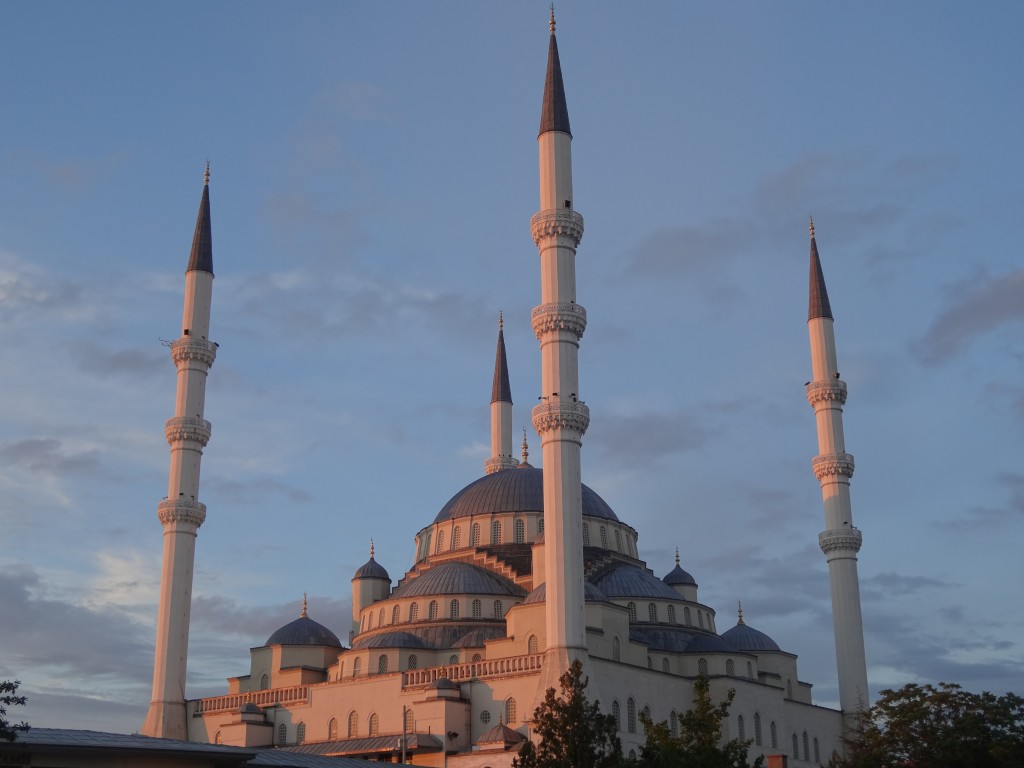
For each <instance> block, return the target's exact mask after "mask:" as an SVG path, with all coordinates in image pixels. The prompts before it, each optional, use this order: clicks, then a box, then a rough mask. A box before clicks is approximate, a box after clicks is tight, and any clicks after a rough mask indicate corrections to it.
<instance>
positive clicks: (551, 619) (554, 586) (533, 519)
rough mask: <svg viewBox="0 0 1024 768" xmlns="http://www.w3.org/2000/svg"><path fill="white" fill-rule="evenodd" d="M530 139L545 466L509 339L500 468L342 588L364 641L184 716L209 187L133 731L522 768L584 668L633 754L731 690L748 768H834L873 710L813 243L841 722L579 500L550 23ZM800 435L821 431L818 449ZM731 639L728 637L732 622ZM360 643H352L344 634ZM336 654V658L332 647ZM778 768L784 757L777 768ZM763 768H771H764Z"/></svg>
mask: <svg viewBox="0 0 1024 768" xmlns="http://www.w3.org/2000/svg"><path fill="white" fill-rule="evenodd" d="M550 29H551V35H550V43H549V49H548V62H547V75H546V79H545V83H544V97H543V106H542V110H541V120H540V134H539V136H538V145H539V155H540V210H539V211H538V212H537V213H536V214H535V215H534V216H533V218H532V220H531V222H530V227H531V232H532V235H533V239H534V242H535V243H536V245H537V249H538V251H539V255H540V266H541V270H540V272H541V285H540V303H539V304H538V306H537V307H536V308H535V309H534V310H533V313H532V324H533V330H534V332H535V333H536V335H537V338H538V339H539V341H540V354H541V360H542V367H541V371H542V373H541V392H542V397H541V399H540V402H539V404H538V405H537V406H536V407H535V408H534V409H533V426H534V428H535V429H536V431H537V433H538V435H539V436H540V446H541V449H540V453H541V459H540V461H539V462H538V463H539V464H540V467H535V466H533V465H532V464H531V463H530V462H529V461H528V458H529V456H528V453H527V448H526V438H525V434H524V436H523V447H522V451H521V458H520V459H517V458H516V457H515V456H514V451H513V434H512V423H511V421H512V393H511V388H510V386H509V374H508V365H507V361H506V357H505V346H504V338H503V330H502V329H501V326H500V324H499V330H498V341H497V357H496V360H495V366H494V385H493V388H492V390H491V404H490V410H491V454H492V455H491V458H490V459H488V460H487V461H486V464H485V470H486V474H484V476H483V477H481V478H479V479H476V480H474V481H473V482H471V483H469V485H467V486H466V487H465V488H463V489H462V490H460V491H459V492H458V493H456V494H455V495H454V496H453V497H452V498H451V500H450V501H449V502H448V503H447V504H445V505H444V507H442V508H441V510H440V511H439V512H438V513H437V515H436V516H435V517H434V519H433V520H431V521H425V522H426V525H425V526H424V527H423V528H421V529H420V530H419V531H417V532H416V534H415V552H416V556H415V562H413V563H412V564H411V565H410V567H409V570H408V571H406V573H405V574H403V575H401V577H400V578H398V579H397V581H392V578H391V576H390V574H388V572H387V571H386V570H385V569H384V568H383V567H382V566H381V565H379V564H378V563H377V562H376V561H375V560H374V554H373V549H372V546H371V549H370V559H369V561H367V562H366V564H365V565H363V566H362V567H361V568H359V569H358V570H357V571H356V572H355V574H354V575H353V577H352V625H351V628H342V627H335V628H333V630H332V629H329V628H327V627H325V626H323V625H321V624H319V623H317V622H316V621H315V620H314V619H313V618H312V617H311V616H310V615H309V614H308V612H307V607H306V605H305V601H304V602H303V608H302V613H301V615H300V616H299V617H298V618H296V619H295V620H294V621H293V622H291V623H289V624H287V625H286V626H283V627H281V628H280V629H278V630H277V631H275V632H273V633H272V634H271V635H270V636H269V637H268V638H267V641H266V643H264V644H263V645H262V646H260V647H258V648H253V649H251V650H250V652H249V669H248V671H247V672H246V673H245V674H242V675H239V676H238V677H232V678H229V680H228V690H227V693H226V694H225V695H223V696H216V697H213V698H206V699H192V700H188V699H186V696H185V669H186V658H187V650H188V630H189V612H190V603H191V591H192V573H193V564H194V557H195V543H196V534H197V531H198V529H199V527H200V525H201V524H202V522H203V520H204V519H205V517H206V507H205V505H203V504H202V503H200V502H199V501H198V498H199V467H200V460H201V457H202V452H203V448H204V447H205V446H206V444H207V441H208V440H209V437H210V424H209V422H208V421H206V420H205V419H204V401H205V387H206V377H207V374H208V372H209V369H210V367H211V366H212V364H213V361H214V358H215V356H216V351H217V345H216V344H215V343H213V342H211V341H210V339H209V319H210V306H211V298H212V290H211V289H212V283H213V257H212V240H211V226H210V197H209V174H208V173H207V178H206V184H205V186H204V188H203V196H202V202H201V204H200V209H199V216H198V220H197V223H196V231H195V238H194V242H193V245H192V252H191V258H190V260H189V265H188V271H187V272H186V278H185V308H184V318H183V322H182V329H183V330H182V335H181V337H180V338H178V339H177V340H175V341H174V342H172V344H171V356H172V359H173V360H174V363H175V366H176V368H177V382H178V383H177V397H176V401H175V412H174V413H175V415H174V417H173V418H171V419H170V420H168V422H167V427H166V434H167V440H168V442H169V443H170V446H171V464H170V479H169V484H168V491H167V497H166V499H164V500H163V501H162V502H160V505H159V519H160V522H161V523H162V525H163V529H164V550H163V572H162V587H161V594H160V607H159V619H158V628H157V639H156V659H155V663H154V674H153V697H152V703H151V705H150V709H149V713H148V715H147V717H146V721H145V726H144V727H143V731H142V732H143V733H144V734H147V735H150V736H160V737H166V738H177V739H187V740H191V741H197V742H209V743H216V744H225V745H239V746H246V747H277V748H283V749H287V750H291V751H295V752H307V753H311V754H317V755H337V756H349V757H365V758H369V759H374V760H382V761H389V762H409V763H414V764H417V765H436V766H441V765H451V766H454V767H460V766H465V767H466V768H470V767H476V766H493V767H494V768H498V767H499V766H509V765H510V764H511V761H512V758H513V756H514V755H515V754H516V752H517V751H518V749H519V748H520V747H521V746H522V744H523V743H524V741H525V740H527V739H530V738H531V734H532V731H531V722H530V720H531V717H532V713H533V710H534V708H535V707H536V706H537V704H538V703H539V701H540V700H541V699H542V698H543V695H544V692H545V690H546V689H547V688H548V687H552V686H553V687H556V688H557V685H558V679H559V677H560V676H561V675H562V673H563V672H564V671H565V670H566V669H567V668H568V666H569V665H570V664H571V662H572V661H573V660H574V659H580V660H581V661H582V662H583V664H584V667H585V671H586V674H587V675H588V676H589V679H590V687H589V688H588V693H589V695H590V697H591V698H592V699H593V698H597V699H599V700H600V703H601V707H602V709H603V710H604V711H605V712H611V713H612V714H614V715H615V717H616V719H617V721H618V724H619V737H620V738H621V741H622V746H623V751H624V753H625V754H627V755H636V754H638V753H639V751H640V748H641V745H642V744H643V742H644V736H643V727H642V725H641V724H640V714H641V713H644V712H646V713H647V714H649V715H650V717H651V718H652V719H653V720H655V721H667V722H668V723H669V727H670V728H671V729H672V730H673V731H675V730H677V729H678V725H679V716H680V713H681V712H682V711H685V709H686V707H687V706H688V705H689V703H690V702H691V701H692V698H693V683H694V680H695V679H696V678H697V677H698V676H699V675H706V676H707V677H708V678H709V679H710V685H711V692H712V695H713V697H714V698H715V699H716V700H722V699H723V698H724V697H725V696H726V693H727V691H728V690H729V689H734V690H735V692H736V696H735V700H734V701H733V704H732V707H731V710H730V714H729V721H728V730H727V734H726V738H733V737H737V736H738V737H740V738H745V739H751V740H752V745H751V749H750V755H751V759H753V758H754V757H756V756H758V755H761V754H764V755H769V756H775V755H778V756H785V758H786V761H787V762H788V764H789V765H790V766H809V765H823V764H825V763H827V762H828V760H829V758H830V757H831V755H832V754H833V752H839V753H842V750H843V746H842V734H843V730H844V725H845V724H847V723H849V722H850V719H851V718H852V717H854V716H855V714H856V712H857V711H858V709H860V708H862V707H863V706H865V705H866V704H867V703H868V688H867V673H866V663H865V655H864V637H863V629H862V622H861V609H860V592H859V586H858V579H857V551H858V550H859V549H860V544H861V533H860V531H859V530H858V529H857V528H855V527H854V526H853V518H852V514H851V505H850V494H849V490H850V477H851V476H852V474H853V466H854V465H853V457H852V456H851V455H849V454H848V453H846V449H845V445H844V439H843V420H842V418H843V405H844V403H845V401H846V384H845V383H844V382H843V381H841V380H840V379H839V374H838V372H837V363H836V347H835V339H834V336H833V328H832V325H833V318H832V311H831V307H830V305H829V300H828V294H827V292H826V289H825V282H824V278H823V275H822V270H821V264H820V262H819V259H818V250H817V245H816V243H815V237H814V228H813V224H812V226H811V240H810V312H809V318H808V327H809V330H810V346H811V364H812V371H813V376H812V378H811V381H810V382H809V383H808V385H807V387H806V390H807V391H806V395H807V399H808V400H809V401H810V404H811V405H812V406H813V408H814V413H815V418H816V422H817V433H818V444H819V450H820V453H819V455H818V456H817V457H816V458H815V459H814V461H813V469H814V473H815V475H816V476H817V478H818V480H819V481H820V483H821V489H822V496H823V499H824V508H825V530H824V531H822V532H821V533H820V534H819V535H818V541H819V544H820V546H821V550H822V552H823V553H824V554H825V557H826V558H827V560H828V564H829V577H830V582H831V592H832V610H833V617H834V628H835V640H836V662H837V667H838V677H839V689H840V704H841V710H834V709H829V708H825V707H821V706H818V705H815V704H814V703H813V701H812V697H811V684H810V683H808V682H805V681H803V680H801V679H800V676H799V673H798V670H797V657H796V655H795V654H794V653H791V652H789V651H785V650H783V649H781V648H779V646H778V645H777V644H776V643H775V642H774V641H773V640H772V639H771V638H770V637H768V636H767V635H766V634H764V633H763V632H759V631H758V630H756V629H754V628H753V627H751V626H750V625H748V624H746V623H745V622H744V620H743V614H742V610H740V613H739V620H738V622H737V623H736V624H735V626H732V627H729V628H728V629H725V630H724V631H721V632H720V631H719V630H720V626H719V619H718V616H717V614H716V611H715V609H714V608H713V607H712V606H709V605H707V604H705V603H703V602H701V599H700V594H699V591H698V584H697V580H696V579H695V578H694V576H692V575H691V574H690V573H688V572H687V571H685V570H683V568H682V567H681V566H680V563H679V557H678V554H677V556H676V565H675V568H673V569H672V570H671V571H670V572H669V573H667V574H665V575H664V576H663V577H659V576H657V575H656V574H655V573H653V572H652V571H651V570H650V569H649V568H648V567H647V564H646V563H645V562H643V561H642V560H640V558H639V555H638V550H637V540H638V532H637V531H636V530H635V529H634V528H633V527H632V526H630V525H629V523H628V522H626V521H624V520H621V519H620V518H619V517H618V516H617V515H616V513H615V512H614V511H613V510H612V509H611V507H609V506H608V504H607V503H606V502H605V501H604V500H603V499H602V498H601V497H600V496H598V494H597V493H595V492H594V491H593V490H591V489H590V488H588V487H587V486H586V485H584V484H582V482H581V477H580V450H581V446H582V443H583V436H584V433H585V432H586V430H587V426H588V424H589V420H590V413H589V409H588V408H587V406H586V405H585V404H584V402H583V401H582V400H580V398H579V395H578V393H579V392H580V391H581V389H580V382H579V371H578V354H579V348H580V339H581V337H582V336H583V331H584V329H585V327H586V324H587V313H586V311H585V310H584V308H583V307H582V306H581V305H580V304H578V303H577V302H576V274H575V269H576V265H575V262H576V250H577V247H578V246H579V244H580V240H581V238H582V235H583V217H582V216H581V215H580V214H579V213H578V212H577V211H576V209H575V208H574V206H573V188H572V154H571V147H572V133H571V131H570V128H569V113H568V109H567V107H566V99H565V90H564V86H563V81H562V71H561V66H560V63H559V58H558V46H557V43H556V39H555V24H554V16H553V14H552V19H551V23H550ZM809 428H810V425H809V424H808V429H809ZM730 623H731V622H730ZM343 629H348V630H349V631H348V632H347V636H346V632H344V631H343ZM339 636H341V637H344V638H345V642H343V641H342V639H341V638H340V637H339ZM777 760H778V764H781V758H777ZM773 762H774V761H773Z"/></svg>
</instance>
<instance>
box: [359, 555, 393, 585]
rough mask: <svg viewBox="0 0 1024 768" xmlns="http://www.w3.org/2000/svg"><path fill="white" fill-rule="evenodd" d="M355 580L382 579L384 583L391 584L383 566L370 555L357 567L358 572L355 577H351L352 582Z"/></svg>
mask: <svg viewBox="0 0 1024 768" xmlns="http://www.w3.org/2000/svg"><path fill="white" fill-rule="evenodd" d="M356 579H383V580H384V581H387V582H389V583H390V582H391V577H390V576H388V572H387V571H386V570H385V569H384V566H383V565H381V564H380V563H378V562H377V561H376V560H374V559H373V555H370V559H369V560H367V561H366V562H365V563H363V564H362V565H361V566H359V570H357V571H356V575H355V576H353V577H352V581H355V580H356Z"/></svg>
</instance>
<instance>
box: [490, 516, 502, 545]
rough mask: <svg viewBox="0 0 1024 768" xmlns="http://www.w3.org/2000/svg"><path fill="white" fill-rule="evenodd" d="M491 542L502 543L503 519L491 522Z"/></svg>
mask: <svg viewBox="0 0 1024 768" xmlns="http://www.w3.org/2000/svg"><path fill="white" fill-rule="evenodd" d="M491 544H501V520H495V521H494V522H492V523H491Z"/></svg>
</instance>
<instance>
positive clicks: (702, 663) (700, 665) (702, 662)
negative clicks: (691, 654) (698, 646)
mask: <svg viewBox="0 0 1024 768" xmlns="http://www.w3.org/2000/svg"><path fill="white" fill-rule="evenodd" d="M697 674H698V675H700V676H701V677H707V676H708V660H707V659H697Z"/></svg>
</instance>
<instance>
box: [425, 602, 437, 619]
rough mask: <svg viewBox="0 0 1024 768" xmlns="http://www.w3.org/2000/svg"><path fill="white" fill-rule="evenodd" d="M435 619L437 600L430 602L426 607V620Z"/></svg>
mask: <svg viewBox="0 0 1024 768" xmlns="http://www.w3.org/2000/svg"><path fill="white" fill-rule="evenodd" d="M436 618H437V600H431V601H430V605H428V606H427V620H428V621H434V619H436Z"/></svg>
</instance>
